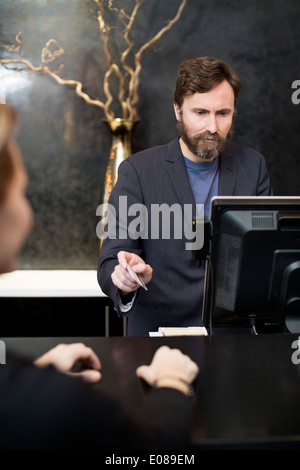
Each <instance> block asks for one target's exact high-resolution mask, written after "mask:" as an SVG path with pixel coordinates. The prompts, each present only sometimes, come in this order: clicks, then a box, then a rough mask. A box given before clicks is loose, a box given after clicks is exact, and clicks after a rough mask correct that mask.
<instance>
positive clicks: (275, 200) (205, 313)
mask: <svg viewBox="0 0 300 470" xmlns="http://www.w3.org/2000/svg"><path fill="white" fill-rule="evenodd" d="M235 209H236V210H243V209H245V210H263V211H270V210H279V211H280V210H289V211H299V212H300V196H215V197H213V198H212V200H211V217H210V219H211V237H210V238H211V239H210V250H209V254H208V256H207V260H206V266H205V279H204V295H203V307H202V321H203V324H204V325H205V326H206V327H207V328H208V329H209V330H210V331H211V330H212V329H213V328H214V327H218V326H219V327H225V328H227V327H229V326H230V327H233V328H234V327H243V326H245V325H244V324H243V321H241V323H240V324H239V322H238V321H237V322H236V323H232V324H230V325H222V326H221V325H216V324H214V321H213V320H214V319H213V311H212V310H211V296H212V291H211V289H212V287H211V276H212V271H211V269H212V263H214V261H215V257H216V253H217V241H218V236H219V232H218V230H219V226H220V225H219V220H220V217H222V214H224V212H225V211H227V210H235ZM283 329H284V323H283V319H282V318H278V322H277V324H274V331H277V330H278V331H282V330H283ZM270 331H271V328H270Z"/></svg>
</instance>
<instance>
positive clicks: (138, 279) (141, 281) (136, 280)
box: [127, 264, 148, 290]
mask: <svg viewBox="0 0 300 470" xmlns="http://www.w3.org/2000/svg"><path fill="white" fill-rule="evenodd" d="M127 271H128V272H129V274H130V276H131V277H132V279H134V280H135V282H137V283H138V284H139V285H140V286H141V287H142V288H143V289H145V290H148V288H147V287H146V285H145V283H144V281H143V279H142V278H141V276H139V275H138V274H137V273H135V272H134V271H133V269H132V267H131V266H130V265H129V264H127Z"/></svg>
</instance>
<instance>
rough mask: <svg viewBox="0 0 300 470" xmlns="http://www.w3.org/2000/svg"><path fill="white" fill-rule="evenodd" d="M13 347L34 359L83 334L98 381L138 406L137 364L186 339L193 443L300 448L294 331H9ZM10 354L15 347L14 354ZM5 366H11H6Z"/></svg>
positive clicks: (142, 389)
mask: <svg viewBox="0 0 300 470" xmlns="http://www.w3.org/2000/svg"><path fill="white" fill-rule="evenodd" d="M2 340H3V341H4V343H5V346H6V351H7V354H8V353H9V352H10V351H13V352H17V353H19V354H21V355H23V356H26V357H28V358H29V359H34V358H35V357H37V356H39V355H40V354H42V353H44V352H45V351H47V350H48V349H49V348H50V347H52V346H53V345H55V344H58V343H60V342H66V343H70V342H74V341H83V342H84V343H85V344H87V345H89V346H91V347H92V348H93V349H94V351H95V352H96V353H97V354H98V355H99V357H100V359H101V362H102V373H103V378H102V380H101V382H99V384H96V385H93V387H94V388H95V390H96V391H97V390H105V391H108V392H109V393H110V394H111V395H113V396H116V397H118V398H119V399H120V400H122V401H123V402H124V405H125V406H127V407H128V408H129V409H132V410H134V409H136V407H137V405H138V403H139V402H140V401H141V400H143V398H144V396H145V394H147V391H148V386H147V385H146V384H145V383H143V381H141V380H140V379H138V378H137V377H136V375H135V369H136V367H137V366H139V365H141V364H149V363H150V361H151V358H152V356H153V354H154V352H155V350H156V349H157V348H158V347H159V346H161V345H163V344H167V345H169V346H170V347H178V348H180V349H181V350H182V351H183V352H184V353H186V354H189V355H190V357H191V358H192V359H193V360H194V361H196V362H197V364H198V365H199V367H200V374H199V376H198V377H197V380H196V382H195V395H194V397H192V398H191V406H192V411H193V423H192V429H191V449H192V450H195V451H196V450H197V449H300V364H299V362H300V354H298V351H299V349H298V336H297V335H290V334H264V335H258V336H254V335H231V334H228V335H226V334H225V335H219V336H218V335H216V336H206V337H204V336H203V337H169V338H167V337H161V338H159V337H153V338H152V337H131V338H129V337H122V336H120V337H108V338H107V337H60V338H55V337H43V338H42V337H40V338H38V337H35V338H8V337H3V338H2ZM8 360H9V355H8ZM1 367H5V366H1Z"/></svg>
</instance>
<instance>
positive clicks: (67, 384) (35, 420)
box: [0, 357, 190, 450]
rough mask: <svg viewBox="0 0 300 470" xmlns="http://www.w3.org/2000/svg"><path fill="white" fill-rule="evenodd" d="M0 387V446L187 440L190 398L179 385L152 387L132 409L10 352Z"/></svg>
mask: <svg viewBox="0 0 300 470" xmlns="http://www.w3.org/2000/svg"><path fill="white" fill-rule="evenodd" d="M0 389H1V401H0V415H1V427H0V450H1V449H3V450H43V449H50V450H51V449H52V450H60V449H61V450H70V449H71V450H79V449H80V450H83V449H115V450H119V449H156V448H159V449H164V448H166V449H176V448H178V447H179V448H182V447H184V446H185V445H186V444H187V443H188V440H189V426H190V406H189V401H188V399H187V398H186V397H185V396H184V395H183V394H181V393H180V392H178V391H176V390H172V389H160V390H151V391H150V392H149V393H148V394H146V395H145V396H144V397H143V400H142V401H141V405H140V407H138V408H137V409H136V410H134V413H129V412H128V411H126V409H125V408H124V407H123V406H122V404H121V403H120V402H119V401H117V400H114V399H113V398H111V397H110V396H108V395H107V394H104V393H101V391H99V389H97V390H93V385H89V384H86V383H84V382H83V381H82V379H81V378H73V377H72V378H71V377H68V376H66V375H64V374H60V373H58V372H57V371H55V370H54V369H53V368H52V367H49V368H47V369H38V368H37V367H35V366H33V365H32V364H30V363H27V362H25V361H23V360H19V359H16V358H11V357H9V358H8V359H7V364H6V365H5V366H2V367H1V375H0Z"/></svg>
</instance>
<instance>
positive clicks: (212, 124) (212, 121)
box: [206, 114, 218, 134]
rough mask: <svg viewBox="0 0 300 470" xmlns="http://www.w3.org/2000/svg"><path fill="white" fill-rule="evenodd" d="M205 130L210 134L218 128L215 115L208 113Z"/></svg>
mask: <svg viewBox="0 0 300 470" xmlns="http://www.w3.org/2000/svg"><path fill="white" fill-rule="evenodd" d="M206 130H207V131H209V132H210V133H211V134H215V133H216V132H217V130H218V126H217V120H216V116H214V115H213V114H211V115H209V116H208V118H207V124H206Z"/></svg>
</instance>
